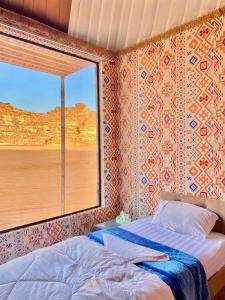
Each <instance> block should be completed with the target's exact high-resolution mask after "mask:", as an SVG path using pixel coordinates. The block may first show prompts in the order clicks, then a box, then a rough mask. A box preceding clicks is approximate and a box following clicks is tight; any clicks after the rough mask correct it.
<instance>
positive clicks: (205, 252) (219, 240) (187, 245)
mask: <svg viewBox="0 0 225 300" xmlns="http://www.w3.org/2000/svg"><path fill="white" fill-rule="evenodd" d="M121 228H123V229H125V230H128V231H130V232H133V233H135V234H137V235H140V236H142V237H144V238H147V239H150V240H152V241H155V242H158V243H161V244H164V245H167V246H169V247H172V248H174V249H178V250H181V251H183V252H185V253H187V254H189V255H191V256H194V257H196V258H197V259H198V260H199V261H200V262H201V263H202V265H203V267H204V269H205V272H206V276H207V279H209V278H210V277H211V276H213V275H214V274H215V273H216V272H218V271H219V270H220V269H221V268H222V267H223V266H224V265H225V235H223V234H220V233H217V232H211V233H210V234H209V236H208V237H207V239H199V238H193V237H190V236H187V235H183V234H179V233H176V232H173V231H171V230H168V229H165V228H163V227H162V226H159V225H155V224H152V217H145V218H141V219H139V220H136V221H133V222H130V223H126V224H124V225H122V226H121Z"/></svg>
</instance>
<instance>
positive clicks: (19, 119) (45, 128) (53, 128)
mask: <svg viewBox="0 0 225 300" xmlns="http://www.w3.org/2000/svg"><path fill="white" fill-rule="evenodd" d="M65 120H66V121H65V133H66V145H68V146H77V145H82V144H87V143H96V112H95V111H92V110H90V109H89V108H88V107H87V106H86V105H85V104H82V103H77V104H75V106H73V107H68V108H65ZM60 140H61V122H60V107H56V108H55V109H54V110H52V111H50V112H47V113H34V112H28V111H25V110H22V109H18V108H15V107H13V106H12V105H11V104H9V103H3V102H0V145H11V146H48V145H49V146H56V145H60Z"/></svg>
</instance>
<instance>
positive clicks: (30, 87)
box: [0, 63, 96, 112]
mask: <svg viewBox="0 0 225 300" xmlns="http://www.w3.org/2000/svg"><path fill="white" fill-rule="evenodd" d="M65 97H66V98H65V99H66V107H70V106H74V104H75V103H77V102H83V103H85V104H86V105H87V106H88V107H90V108H91V109H93V110H96V103H95V70H94V65H90V66H88V67H86V68H84V69H82V70H80V71H78V72H76V73H74V74H72V75H69V76H67V77H65ZM0 102H9V103H10V104H11V105H13V106H14V107H17V108H20V109H24V110H27V111H32V112H47V111H50V110H52V109H54V108H55V107H56V106H59V105H60V77H59V76H56V75H52V74H47V73H43V72H39V71H34V70H30V69H26V68H22V67H17V66H14V65H10V64H6V63H0Z"/></svg>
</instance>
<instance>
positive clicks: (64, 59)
mask: <svg viewBox="0 0 225 300" xmlns="http://www.w3.org/2000/svg"><path fill="white" fill-rule="evenodd" d="M0 62H5V63H9V64H13V65H17V66H20V67H24V68H29V69H33V70H36V71H42V72H45V73H51V74H55V75H59V76H67V75H69V74H72V73H74V72H76V71H79V70H80V69H82V68H85V67H87V66H88V65H90V64H91V63H90V62H89V61H86V60H83V59H79V58H75V57H72V56H70V55H66V54H62V53H59V52H56V51H52V50H49V49H45V48H43V47H39V46H35V45H33V44H29V43H26V42H23V41H19V40H15V39H14V38H10V37H5V36H0Z"/></svg>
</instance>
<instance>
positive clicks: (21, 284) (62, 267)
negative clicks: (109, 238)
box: [0, 236, 174, 300]
mask: <svg viewBox="0 0 225 300" xmlns="http://www.w3.org/2000/svg"><path fill="white" fill-rule="evenodd" d="M0 299H1V300H84V299H87V300H106V299H111V300H113V299H114V300H128V299H130V300H134V299H135V300H147V299H154V300H165V299H167V300H174V297H173V294H172V292H171V290H170V288H169V286H168V285H166V284H165V283H164V282H163V281H162V280H161V279H160V278H159V277H158V276H156V275H154V274H150V273H148V272H144V271H143V270H141V269H140V268H138V267H136V266H135V265H134V264H131V263H129V262H128V260H126V259H123V258H122V257H119V256H118V255H116V254H114V253H113V252H111V251H109V250H107V249H106V248H105V247H102V245H100V244H97V243H96V242H94V241H91V240H89V239H88V238H87V237H85V236H79V237H75V238H71V239H68V240H66V241H63V242H61V243H58V244H56V245H54V246H52V247H47V248H43V249H40V250H37V251H34V252H31V253H29V254H27V255H25V256H23V257H19V258H16V259H14V260H12V261H9V262H8V263H6V264H3V265H2V266H0Z"/></svg>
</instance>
